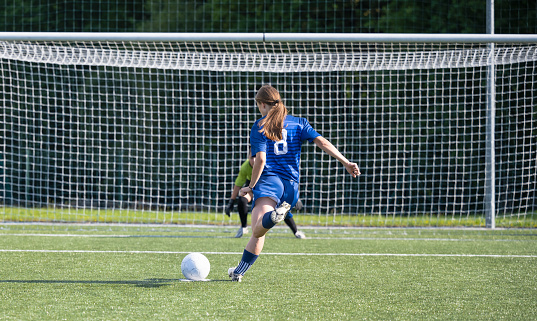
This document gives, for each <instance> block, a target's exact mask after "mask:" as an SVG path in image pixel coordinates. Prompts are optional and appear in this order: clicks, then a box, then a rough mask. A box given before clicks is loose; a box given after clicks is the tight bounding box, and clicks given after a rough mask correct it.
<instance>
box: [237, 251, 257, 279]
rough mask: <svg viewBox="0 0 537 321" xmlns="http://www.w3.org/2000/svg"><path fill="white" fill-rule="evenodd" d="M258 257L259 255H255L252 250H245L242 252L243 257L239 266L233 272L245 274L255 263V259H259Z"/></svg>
mask: <svg viewBox="0 0 537 321" xmlns="http://www.w3.org/2000/svg"><path fill="white" fill-rule="evenodd" d="M258 257H259V255H255V254H253V253H251V252H248V251H246V250H244V252H243V253H242V259H241V261H240V263H239V265H237V267H236V268H235V271H233V273H236V274H241V275H244V273H246V271H248V269H249V268H250V267H251V266H252V265H253V264H254V262H255V260H257V258H258Z"/></svg>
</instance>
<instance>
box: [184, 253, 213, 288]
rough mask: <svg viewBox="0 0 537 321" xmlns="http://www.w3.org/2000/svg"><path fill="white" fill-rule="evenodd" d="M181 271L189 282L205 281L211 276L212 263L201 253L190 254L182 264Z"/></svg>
mask: <svg viewBox="0 0 537 321" xmlns="http://www.w3.org/2000/svg"><path fill="white" fill-rule="evenodd" d="M181 271H182V272H183V275H184V276H185V278H187V279H189V280H193V281H201V280H205V278H206V277H207V275H209V271H211V263H210V262H209V260H208V259H207V258H206V257H205V255H203V254H201V253H190V254H188V255H187V256H185V258H184V259H183V261H182V262H181Z"/></svg>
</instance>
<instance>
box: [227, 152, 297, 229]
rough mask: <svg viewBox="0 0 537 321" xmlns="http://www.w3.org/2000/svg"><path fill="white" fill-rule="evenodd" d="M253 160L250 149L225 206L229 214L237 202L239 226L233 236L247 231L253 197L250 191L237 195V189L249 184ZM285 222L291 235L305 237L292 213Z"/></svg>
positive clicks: (228, 214)
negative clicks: (249, 204) (249, 207)
mask: <svg viewBox="0 0 537 321" xmlns="http://www.w3.org/2000/svg"><path fill="white" fill-rule="evenodd" d="M254 161H255V157H252V154H251V153H250V150H248V159H247V160H245V161H244V163H242V165H241V168H240V170H239V174H238V175H237V178H236V179H235V185H234V186H233V191H232V192H231V198H230V199H229V203H228V204H227V207H226V215H227V216H230V215H231V211H232V210H233V207H234V206H235V203H237V210H238V212H239V218H240V220H241V227H239V230H238V231H237V234H236V235H235V237H237V238H238V237H242V236H243V235H244V234H246V233H248V227H247V224H248V203H250V201H251V200H252V198H253V195H252V193H247V194H246V195H244V196H238V195H239V191H240V189H241V187H243V186H248V185H249V184H250V180H251V178H252V168H253V164H254ZM295 208H296V209H297V210H300V209H301V208H302V202H300V200H299V201H298V203H297V205H296V206H295ZM284 222H285V224H287V226H289V228H290V229H291V232H293V235H294V236H295V237H296V238H298V239H305V238H306V235H305V234H304V233H303V232H302V231H299V230H298V228H297V226H296V223H295V220H294V219H293V214H292V213H289V214H287V217H286V218H285V220H284Z"/></svg>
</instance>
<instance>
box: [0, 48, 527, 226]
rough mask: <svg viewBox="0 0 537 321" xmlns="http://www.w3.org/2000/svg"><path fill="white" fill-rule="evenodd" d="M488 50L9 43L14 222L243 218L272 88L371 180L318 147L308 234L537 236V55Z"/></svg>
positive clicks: (3, 55)
mask: <svg viewBox="0 0 537 321" xmlns="http://www.w3.org/2000/svg"><path fill="white" fill-rule="evenodd" d="M492 48H493V50H491V46H490V45H488V44H480V43H473V44H472V43H358V42H247V41H243V42H240V41H237V42H156V41H155V42H145V41H144V42H142V41H114V42H111V41H87V42H84V41H0V79H1V80H0V84H1V86H2V90H1V92H0V97H1V101H2V104H1V106H0V108H1V111H0V120H1V121H0V137H2V140H1V142H0V146H1V148H0V165H1V166H0V203H1V208H0V221H4V222H9V221H47V222H48V221H53V222H58V221H62V222H119V223H187V224H192V223H214V224H238V217H237V216H235V217H233V216H232V218H231V219H229V218H228V217H227V216H225V215H223V211H224V207H225V206H226V204H227V202H228V200H229V198H230V195H231V191H232V188H233V185H234V181H235V177H236V175H237V174H238V170H239V167H240V165H241V164H242V162H244V161H245V160H246V158H247V151H248V145H249V133H250V128H251V126H252V124H253V122H254V121H255V120H256V119H258V118H259V117H260V115H259V112H258V110H257V108H256V105H255V102H254V96H255V93H256V91H257V89H258V88H259V87H260V86H261V85H263V84H266V83H270V84H272V85H273V86H275V87H276V88H277V89H278V90H279V91H280V93H281V94H282V97H283V100H284V103H285V105H286V106H287V107H288V109H289V110H290V113H291V114H293V115H295V116H300V117H306V118H307V119H308V120H309V122H310V123H311V124H312V126H313V128H315V129H316V130H317V131H318V132H319V133H320V134H321V135H323V136H324V137H326V138H327V139H329V140H330V141H331V142H332V143H333V144H334V145H335V146H336V147H337V148H338V149H339V150H340V151H341V152H342V153H343V154H344V155H345V156H346V157H347V158H348V159H350V160H352V161H355V162H356V163H358V165H359V167H360V169H361V172H362V175H361V176H360V177H358V178H355V179H353V178H352V177H351V176H349V175H348V174H346V171H345V169H344V167H343V166H341V165H340V164H339V163H338V162H337V161H336V160H334V159H332V158H330V157H329V156H327V155H326V154H324V153H323V152H322V151H321V150H319V149H318V148H317V147H316V146H315V145H314V144H309V143H308V144H305V145H304V146H303V149H302V160H301V171H300V174H301V181H300V199H301V200H302V202H303V204H304V207H303V209H302V210H300V211H295V220H296V221H297V223H298V224H304V225H305V224H312V225H326V226H332V225H343V226H485V220H486V215H487V210H490V208H491V207H490V206H489V205H490V204H488V203H487V202H490V200H492V202H493V207H492V209H493V211H494V213H493V214H494V216H495V218H496V224H497V226H528V224H530V226H534V225H532V224H535V223H533V222H534V219H535V213H536V210H537V208H536V207H537V194H536V189H537V70H536V66H537V45H536V44H528V43H520V44H495V46H494V47H492ZM491 66H494V67H493V69H491ZM490 70H493V77H492V78H493V79H494V82H493V84H494V87H493V89H494V91H495V94H494V96H492V97H494V98H495V99H494V104H492V105H491V104H490V103H488V102H490V97H491V96H490V91H487V85H488V84H490V77H488V75H489V74H488V72H489V71H490ZM491 106H492V108H493V110H492V112H491V111H490V108H491ZM491 115H492V117H490V116H491ZM490 146H492V149H491V147H490ZM487 155H489V156H487ZM491 155H492V156H491ZM490 166H492V169H493V172H492V174H493V177H492V179H491V178H490V177H489V176H490V175H491V173H487V170H486V168H491V167H490ZM487 180H489V181H488V182H493V183H494V184H493V186H492V192H487V190H488V189H487ZM489 187H490V186H489ZM528 222H529V223H528Z"/></svg>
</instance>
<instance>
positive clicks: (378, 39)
mask: <svg viewBox="0 0 537 321" xmlns="http://www.w3.org/2000/svg"><path fill="white" fill-rule="evenodd" d="M491 30H493V28H492V26H487V32H489V33H487V34H389V33H387V34H378V33H368V34H349V33H88V32H0V41H60V42H61V41H116V42H117V41H122V42H134V41H144V42H250V43H256V42H257V43H271V42H274V43H275V42H311V43H321V42H329V43H481V44H488V49H489V50H490V52H489V53H488V57H489V58H488V61H487V67H488V68H487V70H488V72H487V86H486V87H487V112H486V114H487V135H486V164H485V200H486V201H485V202H486V204H485V205H486V210H485V216H486V227H487V228H491V229H494V228H495V192H496V189H495V150H494V149H495V144H494V141H495V133H494V130H495V129H494V127H495V95H496V92H495V72H494V70H495V69H494V68H495V61H494V57H495V55H494V53H495V44H496V43H537V35H535V34H532V35H521V34H493V32H492V31H491Z"/></svg>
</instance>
